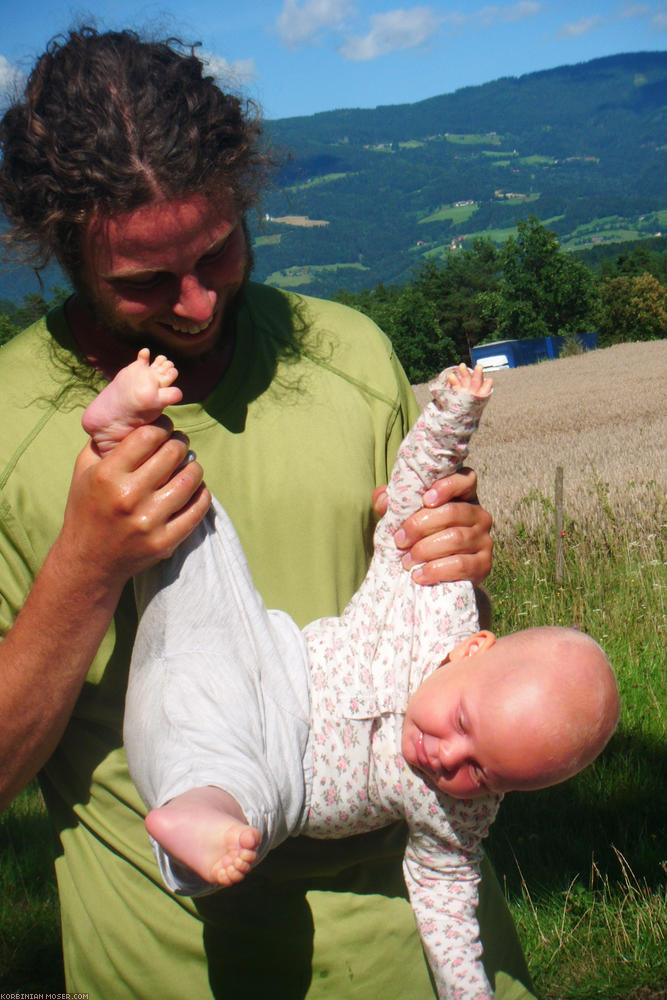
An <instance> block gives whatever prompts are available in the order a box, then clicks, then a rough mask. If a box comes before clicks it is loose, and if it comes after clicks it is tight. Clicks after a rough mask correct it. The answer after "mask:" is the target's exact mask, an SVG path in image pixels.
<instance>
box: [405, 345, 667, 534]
mask: <svg viewBox="0 0 667 1000" xmlns="http://www.w3.org/2000/svg"><path fill="white" fill-rule="evenodd" d="M493 379H494V386H495V388H494V392H493V396H492V398H491V401H490V402H489V404H488V406H487V408H486V410H485V412H484V416H483V418H482V423H481V425H480V428H479V430H478V431H477V433H476V434H475V436H474V438H473V440H472V443H471V447H470V457H469V462H470V464H471V465H472V466H473V468H475V470H476V471H477V473H478V476H479V493H480V497H481V499H482V502H483V504H484V506H485V507H486V508H487V509H488V510H489V511H490V512H491V513H492V514H493V517H494V521H495V533H496V537H497V538H498V540H499V541H500V540H502V538H503V535H504V534H505V532H506V531H507V530H508V529H510V528H511V527H512V526H513V525H515V523H516V522H517V520H520V521H522V522H524V523H526V520H527V519H528V522H529V521H530V511H531V507H535V508H536V509H537V507H539V506H540V505H542V504H543V501H544V499H545V498H546V499H547V500H548V501H552V500H553V497H554V480H555V472H556V467H557V466H559V465H560V466H562V467H563V471H564V510H565V514H566V517H570V518H573V519H574V520H576V521H577V522H578V523H579V524H580V526H581V527H585V526H586V525H588V524H589V523H590V524H591V527H593V525H594V523H595V521H596V520H597V518H598V516H599V514H600V511H601V509H604V513H605V514H607V513H609V511H613V513H614V515H615V516H616V518H625V519H638V520H639V522H643V523H645V524H647V526H648V527H651V525H652V526H653V530H659V527H660V526H659V524H655V521H654V517H655V515H656V513H657V511H658V510H659V509H660V507H661V504H662V503H663V502H664V495H665V489H666V483H667V449H666V443H667V340H661V341H649V342H646V343H637V344H617V345H615V346H614V347H609V348H605V349H602V350H597V351H591V352H588V353H586V354H580V355H575V356H573V357H566V358H560V359H558V360H555V361H545V362H542V363H540V364H536V365H530V366H525V367H522V368H514V369H509V370H505V371H500V372H496V373H494V375H493ZM417 397H418V399H420V401H421V402H423V401H424V389H423V387H418V388H417Z"/></svg>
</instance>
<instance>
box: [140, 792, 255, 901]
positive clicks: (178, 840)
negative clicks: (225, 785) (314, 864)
mask: <svg viewBox="0 0 667 1000" xmlns="http://www.w3.org/2000/svg"><path fill="white" fill-rule="evenodd" d="M146 829H147V830H148V832H149V833H150V835H151V836H152V837H154V838H155V840H157V842H158V843H159V844H160V845H161V846H162V847H163V848H164V850H165V851H166V852H167V853H168V854H170V855H171V856H172V857H173V858H175V859H176V860H177V861H180V862H181V863H182V864H184V865H186V866H187V867H188V868H191V869H192V871H194V872H196V873H197V875H199V876H200V878H203V879H204V881H205V882H210V883H212V884H213V885H221V886H225V887H228V886H231V885H235V884H236V883H237V882H241V881H242V880H243V879H244V878H245V876H246V875H247V874H248V872H249V871H250V869H251V868H252V866H253V865H254V864H255V862H256V861H257V850H258V848H259V845H260V841H261V836H260V833H259V831H258V830H255V829H254V827H251V826H248V824H247V822H246V820H245V816H244V815H243V812H242V810H241V809H240V808H239V805H238V803H237V802H236V799H234V798H233V797H232V796H231V795H229V794H228V793H227V792H225V791H223V790H222V789H220V788H212V787H206V788H193V789H191V790H190V791H188V792H184V793H183V794H182V795H177V796H176V797H175V798H173V799H171V801H170V802H168V803H167V804H166V805H165V806H163V807H162V808H161V809H153V810H152V811H151V812H149V814H148V816H147V817H146Z"/></svg>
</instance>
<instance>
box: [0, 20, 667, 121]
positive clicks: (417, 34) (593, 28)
mask: <svg viewBox="0 0 667 1000" xmlns="http://www.w3.org/2000/svg"><path fill="white" fill-rule="evenodd" d="M91 17H92V18H94V19H95V21H96V23H97V24H98V26H99V27H104V28H118V27H133V28H136V29H139V30H141V29H142V28H146V27H148V28H149V29H152V30H153V31H156V32H157V33H158V34H159V35H171V34H175V35H178V36H179V37H181V38H182V39H184V40H186V41H189V42H190V41H200V42H201V43H202V51H203V52H204V53H205V54H206V56H207V58H208V60H209V64H210V67H211V70H212V71H213V72H214V73H215V74H216V75H218V76H219V77H220V78H221V80H222V81H223V83H224V82H227V83H228V85H229V86H231V87H234V88H235V89H237V90H241V91H242V92H243V93H245V94H247V95H248V96H250V97H253V98H254V99H256V100H258V101H259V103H260V105H261V106H262V108H263V110H264V113H265V115H266V117H267V118H283V117H288V116H292V115H309V114H314V113H315V112H317V111H327V110H330V109H332V108H349V107H375V106H376V105H378V104H402V103H411V102H413V101H418V100H421V99H423V98H426V97H433V96H434V95H436V94H444V93H450V92H452V91H454V90H457V89H459V88H460V87H464V86H470V85H475V84H479V83H485V82H487V81H489V80H495V79H497V78H498V77H501V76H519V75H521V74H522V73H530V72H533V71H535V70H541V69H550V68H552V67H554V66H561V65H564V64H571V63H578V62H584V61H586V60H588V59H594V58H597V57H599V56H607V55H613V54H615V53H618V52H638V51H656V50H664V49H665V48H666V45H667V0H648V2H645V3H642V2H637V3H635V2H632V0H539V2H538V0H500V2H498V3H483V2H475V0H473V2H472V3H468V2H465V0H452V2H448V0H433V2H431V3H417V4H414V3H411V2H410V0H235V2H230V0H179V2H178V3H171V4H170V3H169V0H167V2H166V3H145V4H142V3H141V2H137V0H134V2H132V0H89V3H88V5H87V6H86V7H81V8H77V7H71V8H66V7H65V6H64V5H63V4H62V2H56V0H30V2H29V3H16V4H14V5H13V6H12V13H11V16H7V17H5V18H3V21H4V23H3V30H2V36H1V38H0V88H2V89H4V88H6V86H7V84H11V82H12V81H13V80H16V79H19V80H20V79H21V74H22V73H25V71H26V70H27V69H29V67H30V66H31V64H32V62H33V60H34V57H35V56H36V55H37V54H38V53H40V52H41V51H42V49H43V48H44V46H45V45H46V42H47V41H48V40H49V38H50V37H51V36H52V35H54V34H56V33H57V32H59V31H63V30H65V29H67V28H68V27H69V26H70V25H72V24H76V23H81V22H82V21H85V20H86V18H88V19H90V18H91Z"/></svg>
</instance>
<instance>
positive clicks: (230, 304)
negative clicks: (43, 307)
mask: <svg viewBox="0 0 667 1000" xmlns="http://www.w3.org/2000/svg"><path fill="white" fill-rule="evenodd" d="M243 225H244V232H245V234H246V260H245V266H244V270H243V275H242V278H241V283H240V285H239V287H238V288H237V290H236V291H235V292H234V294H233V295H232V296H231V297H230V298H229V300H228V301H227V302H225V305H224V311H223V313H222V316H221V317H220V321H219V323H220V326H219V329H218V333H217V336H216V338H215V341H214V343H212V344H211V346H210V347H209V348H208V349H207V350H206V351H203V352H202V353H199V354H189V353H188V352H181V351H179V350H178V346H177V345H176V344H173V345H172V344H170V345H169V348H168V349H167V348H165V344H164V342H163V341H162V340H161V339H160V338H159V337H155V336H151V335H150V333H145V332H144V331H141V332H139V331H137V330H136V329H135V328H134V327H133V326H132V325H131V324H130V323H128V322H127V321H126V320H124V318H123V316H122V314H120V313H119V312H118V311H117V310H116V309H114V307H113V306H112V305H111V304H109V303H108V302H106V301H104V300H103V299H101V298H100V297H99V296H98V295H96V294H95V292H94V291H93V290H92V288H91V287H90V284H89V282H88V281H87V280H86V277H85V276H84V275H83V273H81V272H79V273H78V274H70V280H71V283H72V286H73V289H74V292H75V294H76V296H77V297H78V299H79V302H80V304H81V305H82V306H83V308H84V309H85V310H86V312H88V314H89V315H90V317H91V319H92V320H93V321H94V324H95V326H96V327H97V329H98V330H100V331H103V334H104V337H105V338H107V337H108V338H109V339H110V340H112V341H116V343H117V345H118V346H119V347H120V346H125V347H127V348H130V349H131V350H132V352H135V351H136V348H137V345H138V344H139V346H141V347H147V348H148V349H149V350H150V353H151V357H155V355H157V354H163V353H165V351H167V353H168V355H169V358H170V359H171V360H172V361H173V362H174V363H175V364H176V366H177V367H178V368H179V370H180V371H181V372H186V371H187V370H192V369H196V368H198V367H199V366H201V365H206V364H208V363H209V362H210V361H211V359H212V358H215V357H217V356H219V355H221V354H224V353H226V352H227V351H229V349H230V345H231V344H233V342H234V337H235V332H236V320H237V317H238V313H239V308H240V306H241V302H242V300H243V294H244V291H245V288H246V285H247V284H248V281H249V280H250V275H251V274H252V271H253V268H254V266H255V258H254V254H253V251H252V247H251V246H250V243H249V241H248V235H247V228H246V225H245V220H243Z"/></svg>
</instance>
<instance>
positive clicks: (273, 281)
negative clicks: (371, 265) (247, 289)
mask: <svg viewBox="0 0 667 1000" xmlns="http://www.w3.org/2000/svg"><path fill="white" fill-rule="evenodd" d="M367 270H368V268H367V267H364V265H363V264H304V265H303V266H302V267H287V268H285V270H284V271H274V272H273V273H272V274H270V275H269V276H268V278H266V279H265V281H264V284H266V285H276V286H277V287H279V288H296V287H297V286H299V285H309V284H311V282H313V281H315V279H316V278H317V275H318V274H322V273H327V272H331V271H334V272H336V271H367Z"/></svg>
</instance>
